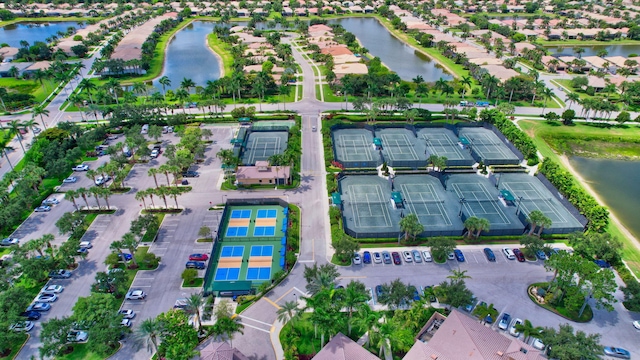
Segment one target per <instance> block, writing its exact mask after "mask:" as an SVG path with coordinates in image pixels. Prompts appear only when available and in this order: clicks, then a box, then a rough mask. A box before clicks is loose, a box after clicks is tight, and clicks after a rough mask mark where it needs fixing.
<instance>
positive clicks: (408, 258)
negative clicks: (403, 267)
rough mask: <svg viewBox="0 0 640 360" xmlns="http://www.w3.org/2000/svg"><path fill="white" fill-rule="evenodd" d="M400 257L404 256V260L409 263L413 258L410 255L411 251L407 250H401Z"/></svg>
mask: <svg viewBox="0 0 640 360" xmlns="http://www.w3.org/2000/svg"><path fill="white" fill-rule="evenodd" d="M402 257H403V258H404V262H407V263H410V262H413V258H412V257H411V253H410V252H408V251H403V252H402Z"/></svg>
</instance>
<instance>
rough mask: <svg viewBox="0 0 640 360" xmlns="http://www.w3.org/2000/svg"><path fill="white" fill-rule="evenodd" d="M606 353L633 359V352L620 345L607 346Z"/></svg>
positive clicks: (620, 357)
mask: <svg viewBox="0 0 640 360" xmlns="http://www.w3.org/2000/svg"><path fill="white" fill-rule="evenodd" d="M604 354H605V355H607V356H611V357H615V358H619V359H631V353H630V352H629V351H628V350H625V349H623V348H619V347H613V346H605V347H604Z"/></svg>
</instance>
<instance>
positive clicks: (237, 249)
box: [220, 245, 244, 257]
mask: <svg viewBox="0 0 640 360" xmlns="http://www.w3.org/2000/svg"><path fill="white" fill-rule="evenodd" d="M242 254H244V245H239V246H223V247H222V250H221V251H220V257H241V256H242Z"/></svg>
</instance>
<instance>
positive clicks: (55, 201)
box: [42, 198, 60, 205]
mask: <svg viewBox="0 0 640 360" xmlns="http://www.w3.org/2000/svg"><path fill="white" fill-rule="evenodd" d="M58 204H60V200H58V199H56V198H51V199H44V200H42V205H58Z"/></svg>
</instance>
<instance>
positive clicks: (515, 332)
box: [509, 319, 522, 337]
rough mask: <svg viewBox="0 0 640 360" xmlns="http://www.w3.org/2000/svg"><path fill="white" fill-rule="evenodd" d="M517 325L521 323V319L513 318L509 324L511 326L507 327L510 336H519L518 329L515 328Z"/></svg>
mask: <svg viewBox="0 0 640 360" xmlns="http://www.w3.org/2000/svg"><path fill="white" fill-rule="evenodd" d="M518 325H522V319H515V320H513V324H511V327H510V328H509V334H511V336H515V337H518V336H520V331H518V329H516V327H517V326H518Z"/></svg>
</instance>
